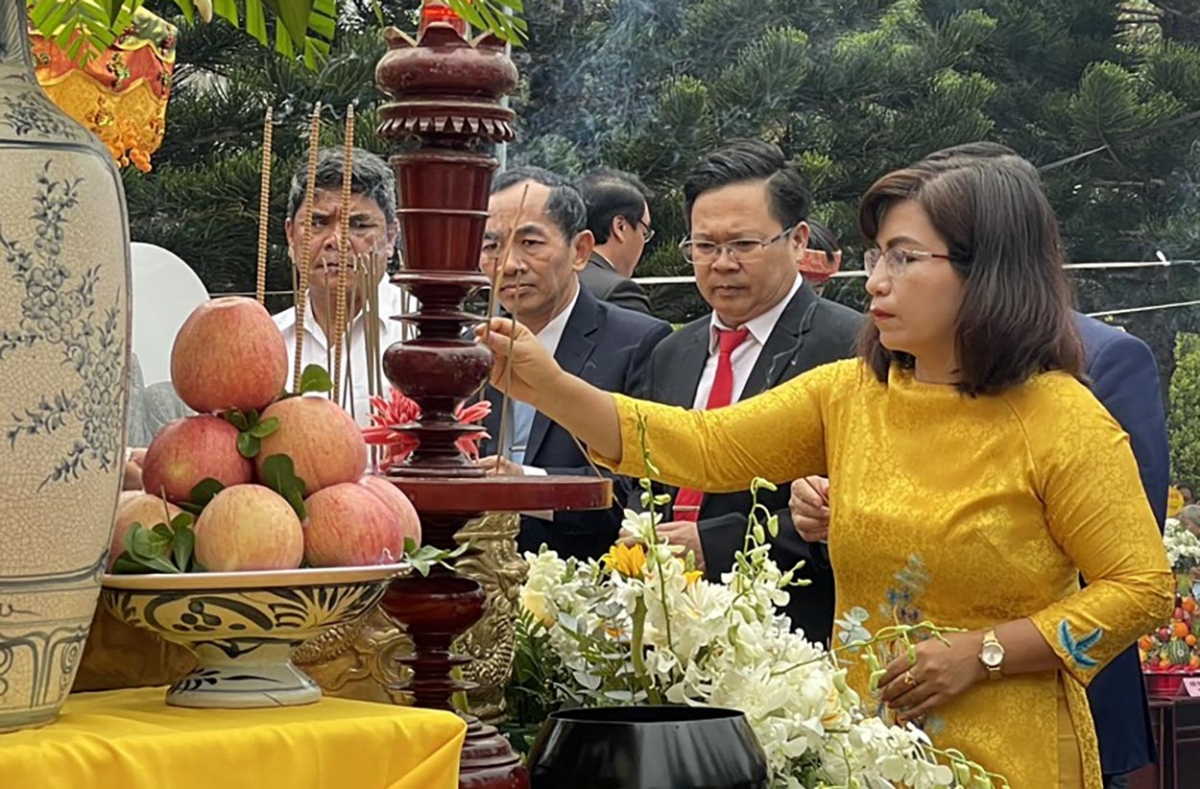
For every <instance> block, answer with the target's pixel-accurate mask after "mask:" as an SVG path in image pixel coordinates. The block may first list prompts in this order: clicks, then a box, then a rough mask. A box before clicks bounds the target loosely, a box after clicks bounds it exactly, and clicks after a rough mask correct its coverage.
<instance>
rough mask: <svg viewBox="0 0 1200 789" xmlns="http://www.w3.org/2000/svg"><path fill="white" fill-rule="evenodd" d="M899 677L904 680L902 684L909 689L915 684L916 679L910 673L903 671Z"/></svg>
mask: <svg viewBox="0 0 1200 789" xmlns="http://www.w3.org/2000/svg"><path fill="white" fill-rule="evenodd" d="M901 677H902V678H903V679H904V684H905V685H907V686H908V687H910V688H911V687H914V686H915V685H916V684H917V678H916V677H914V676H913V674H912V672H911V671H905V672H904V673H903V674H902V675H901Z"/></svg>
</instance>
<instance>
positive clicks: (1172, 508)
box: [1167, 485, 1184, 518]
mask: <svg viewBox="0 0 1200 789" xmlns="http://www.w3.org/2000/svg"><path fill="white" fill-rule="evenodd" d="M1183 505H1184V501H1183V493H1182V492H1180V490H1179V488H1177V487H1175V486H1174V485H1172V486H1171V489H1170V490H1169V491H1168V492H1167V517H1168V518H1174V517H1175V516H1176V515H1178V514H1179V511H1180V510H1181V509H1183Z"/></svg>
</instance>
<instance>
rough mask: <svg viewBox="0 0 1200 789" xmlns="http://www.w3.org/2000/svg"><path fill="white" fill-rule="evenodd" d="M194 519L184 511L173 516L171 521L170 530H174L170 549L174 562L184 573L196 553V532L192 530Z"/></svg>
mask: <svg viewBox="0 0 1200 789" xmlns="http://www.w3.org/2000/svg"><path fill="white" fill-rule="evenodd" d="M194 521H195V519H194V518H193V517H192V516H191V515H189V514H187V513H186V512H181V513H179V514H178V515H176V516H175V520H173V521H171V530H172V531H173V532H174V540H173V541H172V550H173V552H174V554H175V564H176V566H178V567H179V569H180V570H182V571H183V572H185V573H186V572H187V571H188V569H189V566H190V565H191V563H192V557H193V556H194V555H195V553H196V532H194V531H192V523H193V522H194Z"/></svg>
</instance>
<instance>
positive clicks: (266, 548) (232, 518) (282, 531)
mask: <svg viewBox="0 0 1200 789" xmlns="http://www.w3.org/2000/svg"><path fill="white" fill-rule="evenodd" d="M195 531H196V561H198V562H199V563H200V564H201V565H203V567H204V569H206V570H208V571H209V572H246V571H251V570H292V569H295V568H297V567H299V566H300V561H301V560H302V559H303V558H304V530H303V529H302V528H301V526H300V518H298V517H296V511H295V510H293V509H292V505H290V504H288V503H287V501H285V500H284V498H283V497H282V496H280V495H279V494H277V493H276V492H275V491H273V490H271V489H270V488H264V487H262V486H261V485H234V486H233V487H231V488H226V489H225V490H223V491H221V492H220V493H218V494H217V495H216V496H213V499H212V501H210V502H209V503H208V506H207V507H205V508H204V512H202V513H200V518H199V519H198V520H197V521H196V527H195Z"/></svg>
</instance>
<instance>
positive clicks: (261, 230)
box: [255, 105, 272, 304]
mask: <svg viewBox="0 0 1200 789" xmlns="http://www.w3.org/2000/svg"><path fill="white" fill-rule="evenodd" d="M271 117H272V113H271V106H270V105H267V117H266V119H265V120H264V121H263V150H262V186H261V187H260V188H259V197H258V276H257V279H256V282H255V296H256V297H257V298H258V303H259V304H262V303H264V302H265V301H266V300H267V228H268V224H269V221H268V219H269V215H270V212H271V135H272V128H271Z"/></svg>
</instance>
